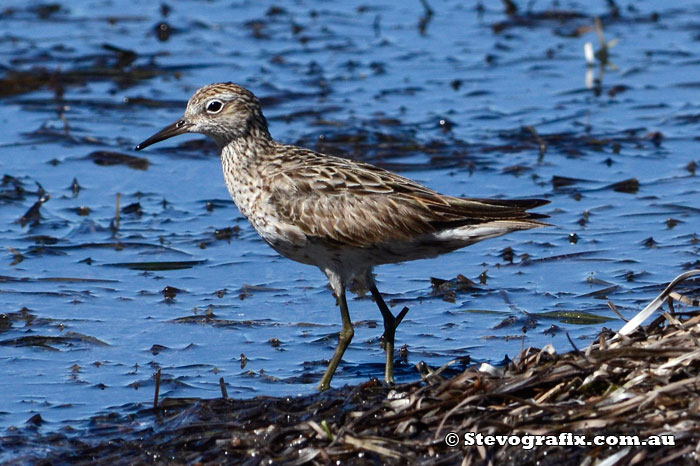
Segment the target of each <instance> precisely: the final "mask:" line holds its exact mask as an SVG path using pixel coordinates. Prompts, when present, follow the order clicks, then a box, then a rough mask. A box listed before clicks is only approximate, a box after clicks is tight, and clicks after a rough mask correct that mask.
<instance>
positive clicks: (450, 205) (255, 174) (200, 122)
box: [136, 83, 549, 390]
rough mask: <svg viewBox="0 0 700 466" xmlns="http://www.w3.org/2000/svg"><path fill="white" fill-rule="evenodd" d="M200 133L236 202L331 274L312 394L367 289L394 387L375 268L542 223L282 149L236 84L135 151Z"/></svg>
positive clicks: (389, 317) (528, 205)
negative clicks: (336, 332) (330, 310)
mask: <svg viewBox="0 0 700 466" xmlns="http://www.w3.org/2000/svg"><path fill="white" fill-rule="evenodd" d="M185 133H201V134H205V135H207V136H210V137H211V138H213V139H214V141H216V144H217V145H218V146H219V148H220V149H221V163H222V165H223V170H224V179H225V180H226V186H227V187H228V190H229V193H230V194H231V196H232V197H233V200H234V202H235V203H236V206H238V209H239V210H240V211H241V213H242V214H243V215H244V216H245V217H246V218H247V219H248V220H249V221H250V223H251V224H252V225H253V227H254V228H255V230H256V231H257V232H258V233H259V234H260V236H261V237H262V238H263V240H265V241H266V242H267V243H268V244H269V245H270V246H272V248H274V249H275V250H276V251H277V252H279V253H280V254H281V255H283V256H285V257H288V258H290V259H292V260H295V261H297V262H302V263H304V264H310V265H315V266H316V267H318V268H320V269H321V270H322V271H323V272H324V273H325V274H326V276H327V277H328V281H329V282H330V286H331V288H332V290H333V293H334V295H335V297H336V298H337V304H339V305H340V315H341V317H342V321H343V328H342V330H341V332H340V336H339V339H338V340H339V341H338V346H337V348H336V350H335V353H334V354H333V358H332V359H331V360H330V362H329V364H328V369H327V370H326V373H325V374H324V376H323V378H322V379H321V382H320V383H319V386H318V388H319V390H326V389H328V388H330V382H331V379H332V378H333V374H334V373H335V370H336V368H337V367H338V364H339V363H340V361H341V359H342V357H343V353H344V352H345V349H346V348H347V347H348V345H349V344H350V341H351V340H352V337H353V334H354V330H353V327H352V321H351V320H350V313H349V311H348V303H347V300H346V297H345V292H346V289H347V288H348V287H349V286H350V287H351V289H352V290H353V291H359V292H363V291H367V290H369V291H370V292H371V293H372V296H373V297H374V300H375V301H376V303H377V306H378V307H379V310H380V311H381V313H382V317H383V319H384V336H383V346H384V350H385V351H386V366H385V372H384V379H385V380H386V382H388V383H393V381H394V336H395V332H396V327H397V326H398V325H399V324H400V323H401V320H402V319H403V317H404V316H405V315H406V312H407V311H408V308H403V309H402V311H401V312H399V314H398V315H396V316H394V315H393V314H392V313H391V311H390V310H389V308H388V307H387V305H386V303H385V302H384V300H383V299H382V295H381V294H380V293H379V291H378V290H377V287H376V285H375V283H374V278H373V275H372V268H373V267H374V266H376V265H381V264H389V263H395V262H404V261H410V260H415V259H423V258H427V257H435V256H437V255H439V254H444V253H447V252H450V251H454V250H456V249H460V248H463V247H465V246H469V245H470V244H474V243H476V242H478V241H481V240H484V239H487V238H493V237H496V236H500V235H503V234H506V233H509V232H511V231H515V230H528V229H530V228H537V227H541V226H545V225H547V224H546V223H544V222H542V221H540V220H539V219H542V218H545V217H547V216H546V215H542V214H537V213H531V212H527V210H528V209H532V208H535V207H538V206H541V205H543V204H547V203H548V202H549V201H546V200H542V199H518V200H500V199H469V198H460V197H453V196H446V195H443V194H440V193H438V192H437V191H434V190H432V189H430V188H427V187H425V186H422V185H420V184H418V183H417V182H415V181H413V180H410V179H408V178H404V177H403V176H400V175H397V174H395V173H392V172H390V171H387V170H384V169H382V168H379V167H375V166H374V165H370V164H367V163H362V162H356V161H352V160H348V159H344V158H340V157H332V156H329V155H324V154H320V153H318V152H314V151H312V150H309V149H305V148H302V147H296V146H291V145H286V144H281V143H279V142H277V141H275V140H274V139H272V137H271V136H270V132H269V130H268V126H267V120H265V117H264V116H263V113H262V109H261V107H260V102H259V101H258V99H257V98H256V97H255V95H253V93H252V92H250V91H249V90H247V89H245V88H243V87H241V86H239V85H236V84H233V83H218V84H210V85H208V86H205V87H203V88H201V89H199V90H198V91H197V92H195V94H194V95H193V96H192V98H191V99H190V100H189V102H188V103H187V109H186V110H185V115H184V116H183V117H182V118H180V119H179V120H177V121H176V122H175V123H173V124H171V125H169V126H167V127H165V128H163V129H162V130H161V131H159V132H158V133H156V134H154V135H153V136H151V137H150V138H148V139H146V140H145V141H143V142H142V143H141V144H139V145H138V146H136V150H141V149H144V148H146V147H148V146H150V145H151V144H155V143H157V142H160V141H163V140H164V139H168V138H171V137H173V136H177V135H180V134H185Z"/></svg>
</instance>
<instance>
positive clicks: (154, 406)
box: [153, 367, 161, 409]
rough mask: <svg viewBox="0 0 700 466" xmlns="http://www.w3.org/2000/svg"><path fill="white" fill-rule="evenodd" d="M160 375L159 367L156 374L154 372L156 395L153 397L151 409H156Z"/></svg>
mask: <svg viewBox="0 0 700 466" xmlns="http://www.w3.org/2000/svg"><path fill="white" fill-rule="evenodd" d="M160 375H161V369H160V367H159V368H158V372H156V376H155V377H156V394H155V396H154V397H153V409H156V408H157V407H158V395H160Z"/></svg>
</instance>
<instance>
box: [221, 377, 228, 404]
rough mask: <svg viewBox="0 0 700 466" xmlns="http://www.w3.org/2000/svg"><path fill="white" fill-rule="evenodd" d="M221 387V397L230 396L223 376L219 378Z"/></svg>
mask: <svg viewBox="0 0 700 466" xmlns="http://www.w3.org/2000/svg"><path fill="white" fill-rule="evenodd" d="M219 387H221V398H223V399H227V398H228V391H227V390H226V382H224V378H223V377H221V378H220V379H219Z"/></svg>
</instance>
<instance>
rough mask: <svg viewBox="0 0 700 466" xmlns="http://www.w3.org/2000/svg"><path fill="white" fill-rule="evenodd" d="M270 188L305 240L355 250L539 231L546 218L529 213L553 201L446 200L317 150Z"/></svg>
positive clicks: (284, 168)
mask: <svg viewBox="0 0 700 466" xmlns="http://www.w3.org/2000/svg"><path fill="white" fill-rule="evenodd" d="M301 155H303V156H301ZM270 186H274V188H273V190H272V194H271V196H270V199H269V202H271V203H272V204H273V205H274V207H275V212H276V214H277V215H278V217H279V219H280V220H281V221H283V222H286V223H290V224H293V225H295V226H296V227H298V228H300V229H301V230H302V231H303V232H304V234H306V235H307V236H311V237H315V238H319V239H322V240H324V241H327V242H331V243H342V244H348V245H352V246H356V247H364V246H371V245H374V244H378V243H384V242H387V241H393V240H399V241H400V240H411V239H414V238H416V236H420V235H422V234H430V233H436V232H439V231H441V230H445V229H450V228H458V227H460V226H465V225H480V224H485V223H488V222H492V221H495V220H508V221H513V222H520V223H523V225H522V228H526V226H525V225H524V224H526V223H527V224H530V225H531V226H529V228H532V227H535V226H541V225H544V224H543V223H542V222H538V221H537V220H535V219H536V218H543V217H545V216H544V215H540V214H532V213H529V212H526V210H527V209H530V208H534V207H537V206H539V205H542V204H546V203H547V202H548V201H543V200H539V199H524V200H514V201H508V200H490V199H466V198H458V197H452V196H445V195H441V194H439V193H438V192H436V191H434V190H432V189H430V188H427V187H425V186H422V185H420V184H418V183H416V182H415V181H413V180H410V179H408V178H404V177H403V176H400V175H397V174H395V173H392V172H389V171H387V170H384V169H382V168H379V167H375V166H373V165H369V164H365V163H360V162H354V161H350V160H346V159H341V158H336V157H329V156H323V155H320V154H315V153H313V152H311V151H308V152H307V151H304V152H303V153H302V154H297V156H296V157H295V158H294V162H291V163H283V164H281V165H280V169H278V170H276V171H275V173H274V175H273V176H272V177H270Z"/></svg>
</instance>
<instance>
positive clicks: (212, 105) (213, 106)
mask: <svg viewBox="0 0 700 466" xmlns="http://www.w3.org/2000/svg"><path fill="white" fill-rule="evenodd" d="M222 108H224V104H223V103H222V102H221V101H220V100H212V101H211V102H209V103H208V104H207V113H219V112H220V111H221V109H222Z"/></svg>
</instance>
